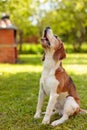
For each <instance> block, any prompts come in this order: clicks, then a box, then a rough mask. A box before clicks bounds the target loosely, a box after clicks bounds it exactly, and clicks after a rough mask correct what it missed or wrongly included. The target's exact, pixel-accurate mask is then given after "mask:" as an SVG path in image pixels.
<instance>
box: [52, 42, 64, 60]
mask: <svg viewBox="0 0 87 130" xmlns="http://www.w3.org/2000/svg"><path fill="white" fill-rule="evenodd" d="M58 42H59V44H58V47H56V48H55V52H54V55H53V58H54V60H56V61H58V60H62V59H64V58H66V52H65V49H64V45H63V43H62V41H60V40H59V41H58Z"/></svg>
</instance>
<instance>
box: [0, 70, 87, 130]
mask: <svg viewBox="0 0 87 130" xmlns="http://www.w3.org/2000/svg"><path fill="white" fill-rule="evenodd" d="M71 77H72V78H73V80H74V81H75V84H76V86H77V89H78V92H79V95H80V97H81V103H82V104H81V106H82V107H83V108H85V109H86V107H87V86H86V85H87V75H86V74H83V75H75V74H71ZM39 79H40V73H34V72H32V73H28V72H24V73H16V74H8V75H5V74H3V75H2V77H0V80H1V81H0V128H1V129H5V130H8V129H13V128H14V129H19V130H24V129H25V130H29V128H31V130H44V129H47V130H50V129H52V127H51V126H47V125H46V126H43V125H41V121H42V118H43V116H42V117H41V119H39V120H35V119H33V115H34V113H35V109H36V104H37V97H38V90H39ZM46 104H47V100H46V101H45V104H44V105H45V107H46ZM45 107H44V108H43V110H45ZM57 117H58V118H59V116H54V117H53V118H52V121H53V119H57ZM85 119H86V115H84V117H83V116H81V115H79V116H77V117H76V118H75V121H74V118H71V119H70V121H69V123H67V122H68V121H67V122H66V123H64V124H63V125H60V126H59V127H58V129H59V128H60V129H63V128H64V130H66V128H67V130H70V129H72V130H74V129H78V128H80V124H81V123H84V124H85ZM78 120H79V124H78ZM83 121H84V122H83ZM76 122H77V123H76ZM73 125H74V127H73ZM86 126H87V125H86V124H85V125H83V126H82V127H81V129H85V128H86ZM43 128H44V129H43ZM54 130H56V128H54ZM78 130H79V129H78Z"/></svg>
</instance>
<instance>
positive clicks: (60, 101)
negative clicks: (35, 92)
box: [34, 27, 87, 126]
mask: <svg viewBox="0 0 87 130" xmlns="http://www.w3.org/2000/svg"><path fill="white" fill-rule="evenodd" d="M41 44H42V47H43V49H44V55H43V58H42V60H43V61H44V63H43V72H42V75H41V79H40V90H39V96H38V104H37V109H36V114H35V115H34V118H40V115H41V108H42V104H43V101H44V98H45V96H46V95H47V96H49V102H48V105H47V108H46V112H45V116H44V118H43V121H42V123H43V124H50V118H51V115H53V114H54V113H59V114H60V115H61V116H62V117H61V118H60V119H58V120H56V121H53V122H52V123H51V125H52V126H56V125H59V124H62V123H63V122H64V121H66V120H67V119H68V118H69V116H71V115H75V114H77V113H79V112H80V111H82V110H81V109H80V98H79V95H78V93H77V90H76V87H75V84H74V82H73V80H72V79H71V77H70V76H69V75H68V74H67V73H66V71H65V69H64V68H63V67H62V60H63V59H64V58H66V52H65V49H64V45H63V42H62V41H61V40H60V39H59V38H58V37H57V36H55V35H54V34H53V32H52V30H51V28H50V27H46V28H45V30H44V34H43V37H42V38H41ZM83 111H84V110H83ZM86 112H87V111H86Z"/></svg>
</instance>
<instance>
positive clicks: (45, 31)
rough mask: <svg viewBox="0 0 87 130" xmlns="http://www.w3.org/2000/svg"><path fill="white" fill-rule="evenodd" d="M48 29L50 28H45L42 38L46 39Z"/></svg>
mask: <svg viewBox="0 0 87 130" xmlns="http://www.w3.org/2000/svg"><path fill="white" fill-rule="evenodd" d="M48 29H51V28H50V27H49V26H48V27H46V28H45V30H44V37H46V35H47V31H48Z"/></svg>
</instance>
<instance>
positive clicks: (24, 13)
mask: <svg viewBox="0 0 87 130" xmlns="http://www.w3.org/2000/svg"><path fill="white" fill-rule="evenodd" d="M3 12H4V13H9V14H10V16H11V21H12V22H13V23H14V24H15V25H16V26H17V27H18V30H19V31H20V32H22V34H20V33H19V35H21V36H20V42H22V39H23V38H26V37H28V36H30V35H33V36H34V35H36V36H38V38H39V37H40V36H42V31H43V29H44V27H46V26H51V27H52V29H53V31H54V33H56V34H57V35H58V36H60V37H62V39H64V41H65V42H67V41H68V42H69V43H70V44H71V43H72V45H73V49H74V51H77V52H78V51H80V50H81V46H82V44H83V42H85V41H87V0H77V1H76V0H72V1H70V0H42V1H38V0H26V1H25V0H14V1H13V0H0V16H1V14H2V13H3Z"/></svg>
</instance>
